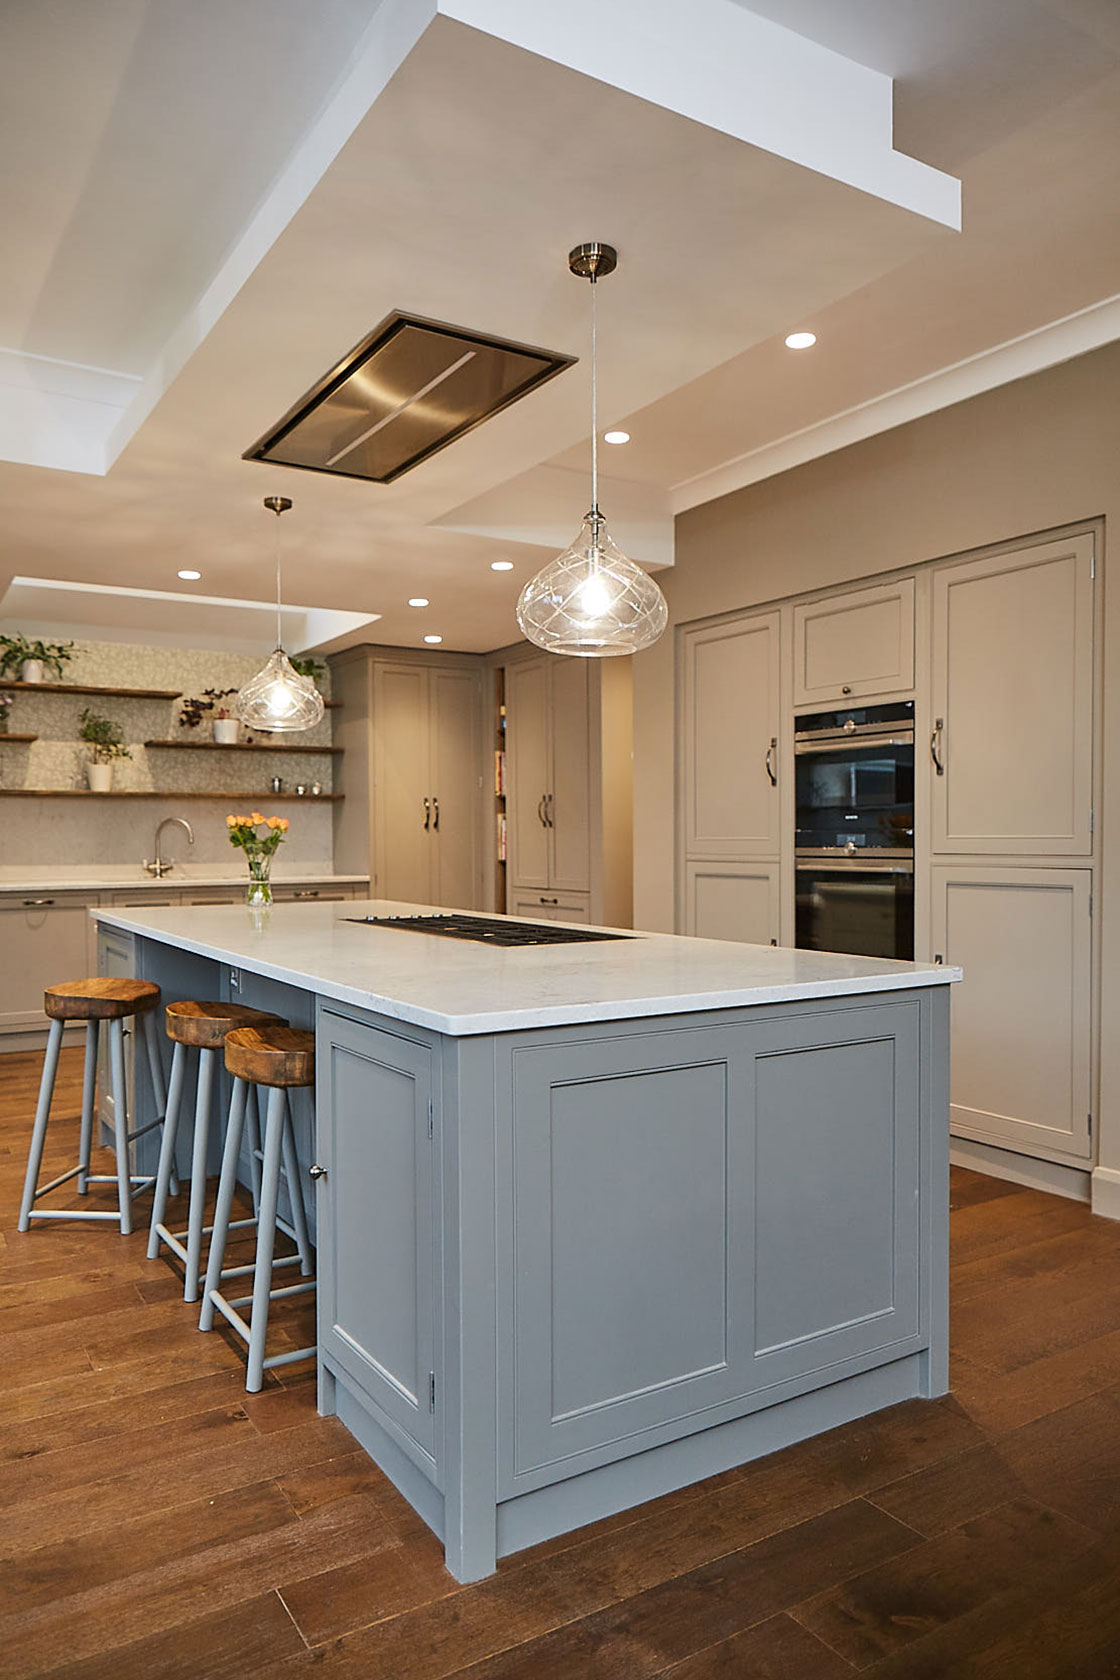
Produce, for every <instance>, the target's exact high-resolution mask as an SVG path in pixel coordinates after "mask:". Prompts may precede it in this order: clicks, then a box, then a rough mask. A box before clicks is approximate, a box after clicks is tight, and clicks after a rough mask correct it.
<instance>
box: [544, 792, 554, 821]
mask: <svg viewBox="0 0 1120 1680" xmlns="http://www.w3.org/2000/svg"><path fill="white" fill-rule="evenodd" d="M544 820H545V823H546V824H547V826H548V827H549V828H555V827H556V824H555V823H554V822H553V820H552V795H551V793H546V794H545V796H544Z"/></svg>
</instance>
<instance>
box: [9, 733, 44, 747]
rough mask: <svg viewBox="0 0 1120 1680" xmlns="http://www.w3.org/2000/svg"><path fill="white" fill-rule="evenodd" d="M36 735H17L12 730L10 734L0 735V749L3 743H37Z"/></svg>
mask: <svg viewBox="0 0 1120 1680" xmlns="http://www.w3.org/2000/svg"><path fill="white" fill-rule="evenodd" d="M38 739H39V737H38V735H17V734H16V733H15V731H14V730H12V731H11V732H10V733H0V747H2V746H3V745H4V742H5V741H37V740H38Z"/></svg>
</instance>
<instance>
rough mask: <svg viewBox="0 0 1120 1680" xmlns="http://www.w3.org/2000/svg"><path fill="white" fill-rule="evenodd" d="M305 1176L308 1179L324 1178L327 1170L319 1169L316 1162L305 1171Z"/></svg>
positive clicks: (324, 1168)
mask: <svg viewBox="0 0 1120 1680" xmlns="http://www.w3.org/2000/svg"><path fill="white" fill-rule="evenodd" d="M307 1176H308V1178H316V1179H318V1178H326V1176H327V1169H326V1167H321V1166H320V1165H319V1163H318V1161H313V1162H312V1164H311V1165H310V1166H309V1167H308V1169H307Z"/></svg>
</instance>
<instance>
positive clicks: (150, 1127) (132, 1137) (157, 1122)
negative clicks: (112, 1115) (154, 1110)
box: [127, 1114, 164, 1143]
mask: <svg viewBox="0 0 1120 1680" xmlns="http://www.w3.org/2000/svg"><path fill="white" fill-rule="evenodd" d="M163 1121H164V1116H163V1115H162V1114H157V1115H156V1117H155V1119H154V1120H149V1121H148V1124H147V1125H146V1126H137V1128H136V1130H135V1131H134V1132H129V1134H128V1139H127V1141H128V1142H129V1143H135V1142H136V1139H137V1138H142V1137H144V1136H145V1135H146V1134H147V1133H148V1132H153V1131H155V1129H156V1127H157V1126H162V1125H163Z"/></svg>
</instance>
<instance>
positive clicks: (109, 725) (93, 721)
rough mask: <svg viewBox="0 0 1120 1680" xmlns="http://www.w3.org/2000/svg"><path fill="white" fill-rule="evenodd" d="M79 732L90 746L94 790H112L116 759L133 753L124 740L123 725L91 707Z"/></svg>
mask: <svg viewBox="0 0 1120 1680" xmlns="http://www.w3.org/2000/svg"><path fill="white" fill-rule="evenodd" d="M78 733H79V735H80V736H81V738H82V740H83V741H84V742H85V743H86V745H87V746H88V747H89V752H90V756H89V762H88V763H87V765H86V776H87V778H88V780H89V785H90V791H91V792H92V793H108V792H109V790H110V789H111V787H112V785H113V764H114V762H115V761H116V760H117V759H118V758H131V757H132V754H131V752H130V751H129V749H128V748H127V747H126V746H125V744H124V734H123V731H122V730H121V726H120V724H119V723H113V722H112V721H111V720H110V719H109V718H103V717H98V715H97V713H96V712H91V711H90V710H89V708H88V707H87V708H86V709H85V711H83V713H82V726H81V728H80V729H79V731H78Z"/></svg>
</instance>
